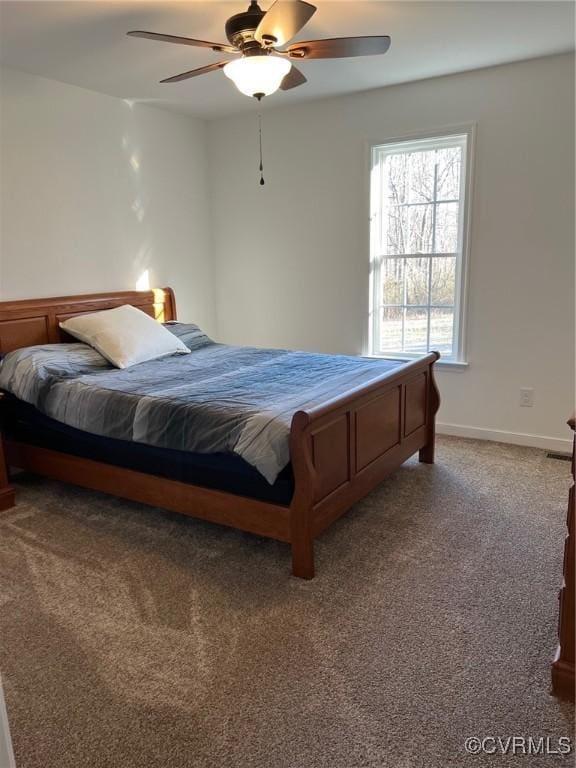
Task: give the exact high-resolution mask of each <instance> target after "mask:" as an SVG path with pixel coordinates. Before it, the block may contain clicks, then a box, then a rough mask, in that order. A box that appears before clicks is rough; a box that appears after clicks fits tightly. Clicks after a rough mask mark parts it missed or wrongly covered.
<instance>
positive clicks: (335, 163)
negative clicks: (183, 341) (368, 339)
mask: <svg viewBox="0 0 576 768" xmlns="http://www.w3.org/2000/svg"><path fill="white" fill-rule="evenodd" d="M309 70H310V71H309V75H310V77H313V75H314V73H313V63H312V64H310V65H309ZM471 122H474V123H476V124H477V140H476V157H475V174H474V189H473V201H472V202H473V205H472V220H471V225H472V230H471V254H470V293H469V311H468V324H467V326H468V327H467V339H468V359H469V362H470V366H469V368H468V369H467V370H466V371H465V372H463V373H457V372H449V371H445V372H440V373H439V376H438V378H439V383H440V388H441V393H442V397H443V405H442V409H441V412H440V415H439V420H440V422H442V423H444V424H446V425H453V426H452V427H450V426H447V427H445V428H444V429H445V430H452V431H456V432H458V431H460V432H462V431H463V432H464V433H466V434H469V435H477V436H484V437H489V438H498V437H499V436H500V437H502V438H504V439H506V440H511V441H516V442H520V443H522V442H526V443H527V444H536V445H542V446H544V447H566V446H567V444H563V443H562V442H560V441H561V440H562V439H566V438H568V436H569V431H568V429H567V428H566V427H565V421H566V419H567V417H568V416H569V415H570V412H571V410H572V408H573V401H574V346H575V344H574V229H573V227H574V146H573V145H574V58H573V56H572V55H562V56H553V57H549V58H544V59H537V60H531V61H527V62H521V63H517V64H512V65H507V66H502V67H494V68H490V69H485V70H478V71H475V72H469V73H464V74H461V75H455V76H450V77H443V78H437V79H433V80H427V81H421V82H417V83H409V84H406V85H400V86H394V87H389V88H383V89H380V90H376V91H371V92H368V93H363V94H356V95H352V96H345V97H340V98H333V99H326V100H322V101H316V102H313V103H306V104H302V105H297V106H291V107H286V108H279V109H272V110H269V111H265V113H264V135H265V147H264V149H265V168H266V174H265V175H266V178H267V184H266V186H265V187H262V188H261V187H259V185H258V175H257V162H258V160H257V155H256V151H257V142H256V118H255V116H254V117H245V116H242V117H238V118H235V119H226V120H218V121H215V122H213V123H212V124H211V126H210V131H209V136H210V154H211V174H210V175H211V178H212V215H213V247H214V257H215V265H216V282H215V285H216V296H217V311H218V327H219V335H220V338H221V339H222V340H223V341H226V342H230V343H238V344H256V345H262V346H280V347H297V348H302V349H316V350H321V351H325V352H342V353H351V354H357V353H361V352H362V347H363V340H364V338H365V332H366V325H367V313H368V244H367V228H368V208H367V196H366V188H367V158H366V153H367V148H366V143H367V142H369V141H371V140H375V141H383V140H386V139H389V138H394V137H402V136H404V135H409V134H411V133H414V132H417V131H423V130H434V131H435V130H438V129H441V128H442V127H443V126H452V125H461V124H465V123H471ZM525 386H531V387H534V388H535V405H534V407H533V408H520V407H519V395H520V392H519V390H520V388H521V387H525ZM454 425H455V426H454ZM486 430H487V431H486ZM499 431H500V432H503V433H504V434H503V435H499ZM546 438H550V439H546Z"/></svg>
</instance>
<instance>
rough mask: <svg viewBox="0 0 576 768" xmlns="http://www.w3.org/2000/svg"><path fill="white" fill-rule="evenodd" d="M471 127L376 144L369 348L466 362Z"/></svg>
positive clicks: (390, 353)
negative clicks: (435, 352) (433, 354)
mask: <svg viewBox="0 0 576 768" xmlns="http://www.w3.org/2000/svg"><path fill="white" fill-rule="evenodd" d="M469 143H470V132H466V133H459V134H454V135H449V136H440V137H434V138H426V139H419V140H410V141H401V142H394V143H390V144H382V145H378V146H373V147H372V165H371V191H370V208H371V216H370V251H371V253H370V256H371V264H372V271H371V276H372V304H371V323H370V324H371V329H370V330H371V334H370V336H371V352H372V354H375V355H383V356H397V357H398V356H401V357H415V356H418V355H421V354H424V353H426V352H428V351H429V350H438V351H439V352H440V353H441V355H442V358H443V359H444V360H445V361H449V362H462V361H463V354H464V345H463V341H464V340H463V334H462V330H463V303H464V295H463V293H464V285H465V253H464V247H465V231H466V192H467V175H466V168H467V165H468V163H467V157H468V146H469Z"/></svg>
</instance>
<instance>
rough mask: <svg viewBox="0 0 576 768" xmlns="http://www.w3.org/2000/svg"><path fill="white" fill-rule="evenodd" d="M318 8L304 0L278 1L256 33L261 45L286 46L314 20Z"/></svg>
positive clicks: (255, 35) (269, 10) (267, 12)
mask: <svg viewBox="0 0 576 768" xmlns="http://www.w3.org/2000/svg"><path fill="white" fill-rule="evenodd" d="M315 11H316V6H315V5H311V4H310V3H305V2H304V0H276V2H275V3H274V5H272V6H271V7H270V8H269V9H268V11H266V15H265V16H264V18H263V19H262V20H261V22H260V24H258V27H257V28H256V31H255V32H254V37H255V39H256V40H258V42H259V43H266V42H268V43H270V42H271V43H273V44H274V45H285V44H286V43H287V42H288V41H289V40H292V38H293V37H294V36H295V35H297V34H298V32H300V30H301V29H302V27H303V26H304V25H305V24H306V23H307V22H308V21H309V20H310V19H311V18H312V16H313V15H314V13H315Z"/></svg>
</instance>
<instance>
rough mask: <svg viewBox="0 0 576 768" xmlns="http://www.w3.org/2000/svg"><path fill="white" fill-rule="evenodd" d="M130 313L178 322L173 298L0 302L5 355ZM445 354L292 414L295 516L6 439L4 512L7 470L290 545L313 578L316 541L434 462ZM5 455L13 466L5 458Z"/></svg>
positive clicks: (0, 344) (1, 470)
mask: <svg viewBox="0 0 576 768" xmlns="http://www.w3.org/2000/svg"><path fill="white" fill-rule="evenodd" d="M122 304H132V305H133V306H135V307H138V308H139V309H141V310H143V311H144V312H146V313H148V314H149V315H151V316H152V317H155V318H156V319H158V320H160V321H167V320H175V319H176V303H175V299H174V292H173V291H172V289H171V288H164V289H158V290H153V291H141V292H140V291H129V292H119V293H100V294H88V295H83V296H66V297H60V298H49V299H32V300H21V301H4V302H0V352H2V353H6V352H10V351H11V350H14V349H18V348H20V347H27V346H31V345H33V344H46V343H56V342H63V341H71V339H70V337H66V335H65V334H64V333H63V332H62V331H61V330H60V327H59V323H60V322H61V321H62V320H65V319H67V318H69V317H73V316H74V315H79V314H83V313H86V312H95V311H98V310H103V309H111V308H113V307H118V306H120V305H122ZM438 358H439V354H438V353H437V352H431V353H430V354H428V355H426V356H425V357H422V358H420V359H418V360H415V361H413V362H409V363H406V364H404V365H402V366H400V367H399V368H398V369H396V370H395V371H393V372H392V373H391V374H384V375H382V376H381V377H379V378H377V379H375V380H374V381H372V382H370V383H369V384H367V385H363V386H359V387H356V388H354V389H350V390H347V391H343V392H342V393H341V394H340V395H339V396H338V397H336V398H334V399H332V400H330V401H329V402H326V403H323V404H322V405H321V406H319V407H315V408H313V409H310V410H308V411H298V412H296V413H295V414H294V417H293V419H292V425H291V433H290V455H291V461H292V467H293V471H294V496H293V498H292V502H291V504H290V506H289V507H287V506H280V505H276V504H271V503H267V502H263V501H257V500H254V499H250V498H247V497H243V496H237V495H233V494H230V493H225V492H223V491H216V490H210V489H207V488H202V487H199V486H195V485H190V484H187V483H183V482H178V481H176V480H169V479H166V478H163V477H156V476H154V475H148V474H144V473H141V472H136V471H134V470H129V469H124V468H121V467H116V466H113V465H111V464H104V463H100V462H96V461H91V460H88V459H84V458H80V457H77V456H72V455H69V454H65V453H60V452H58V451H53V450H47V449H46V448H39V447H36V446H33V445H29V444H26V443H19V442H12V441H9V440H7V441H6V442H5V444H4V443H3V440H2V439H1V436H0V509H7V508H9V507H11V506H13V505H14V503H15V494H14V490H13V488H12V487H11V486H10V483H9V474H8V471H7V468H6V464H8V465H9V466H13V467H18V468H21V469H25V470H28V471H30V472H34V473H36V474H39V475H43V476H45V477H49V478H52V479H55V480H61V481H64V482H66V483H72V484H74V485H80V486H83V487H85V488H92V489H95V490H98V491H103V492H105V493H111V494H113V495H115V496H121V497H123V498H126V499H131V500H133V501H138V502H142V503H144V504H150V505H152V506H156V507H162V508H164V509H169V510H172V511H174V512H180V513H182V514H185V515H190V516H192V517H198V518H202V519H204V520H209V521H211V522H215V523H221V524H224V525H229V526H232V527H233V528H239V529H241V530H243V531H249V532H251V533H255V534H258V535H260V536H267V537H270V538H272V539H277V540H279V541H283V542H287V543H289V544H290V545H291V548H292V572H293V574H294V575H295V576H299V577H301V578H304V579H311V578H312V577H313V576H314V539H315V538H316V537H317V536H319V535H320V534H321V533H322V531H323V530H324V529H325V528H327V527H328V526H329V525H330V523H332V522H333V521H334V520H336V519H337V518H338V517H340V515H342V514H343V513H344V512H346V511H347V510H348V509H349V508H350V507H351V506H352V505H353V504H354V503H355V502H356V501H358V500H359V499H361V498H362V497H364V496H366V494H367V493H369V491H371V490H372V489H373V488H375V487H376V486H377V485H378V484H379V483H380V482H381V481H382V480H383V479H384V478H385V477H387V476H388V475H389V474H391V473H392V472H394V470H396V469H397V468H398V467H399V466H400V465H401V464H402V463H403V462H404V461H406V459H408V458H409V457H410V456H412V455H413V454H414V453H416V452H417V451H419V452H420V453H419V458H420V461H423V462H427V463H432V462H433V461H434V424H435V414H436V411H437V410H438V406H439V403H440V400H439V396H438V390H437V387H436V384H435V382H434V375H433V366H434V363H435V362H436V360H437V359H438ZM4 449H5V456H3V455H2V453H4Z"/></svg>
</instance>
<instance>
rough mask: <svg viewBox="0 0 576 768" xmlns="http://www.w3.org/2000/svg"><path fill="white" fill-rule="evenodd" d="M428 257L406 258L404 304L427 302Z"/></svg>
mask: <svg viewBox="0 0 576 768" xmlns="http://www.w3.org/2000/svg"><path fill="white" fill-rule="evenodd" d="M429 268H430V259H429V258H424V259H406V304H428V277H429V275H428V271H429Z"/></svg>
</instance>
